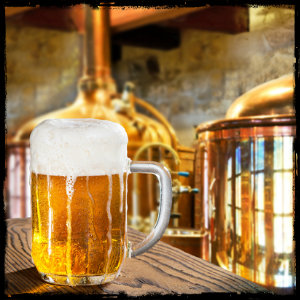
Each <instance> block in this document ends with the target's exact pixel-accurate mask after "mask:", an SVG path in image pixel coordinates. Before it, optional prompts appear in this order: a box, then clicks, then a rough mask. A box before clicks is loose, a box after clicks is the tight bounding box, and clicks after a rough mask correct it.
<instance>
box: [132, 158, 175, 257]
mask: <svg viewBox="0 0 300 300" xmlns="http://www.w3.org/2000/svg"><path fill="white" fill-rule="evenodd" d="M130 172H131V173H143V174H153V175H156V177H157V179H158V181H159V184H160V205H159V212H158V217H157V220H156V224H155V225H154V227H153V228H152V230H151V232H150V233H149V234H148V235H147V236H146V238H145V239H144V240H143V241H142V242H140V243H138V244H137V245H133V246H132V252H131V254H130V256H131V257H134V256H137V255H140V254H142V253H144V252H145V251H147V250H148V249H150V248H151V247H152V246H153V245H155V244H156V243H157V242H158V241H159V240H160V238H161V237H162V235H163V234H164V232H165V230H166V228H167V227H168V224H169V220H170V214H171V208H172V180H171V175H170V172H169V171H168V169H167V168H166V167H165V166H164V165H162V164H160V163H157V162H154V161H151V162H149V161H134V162H132V163H131V164H130Z"/></svg>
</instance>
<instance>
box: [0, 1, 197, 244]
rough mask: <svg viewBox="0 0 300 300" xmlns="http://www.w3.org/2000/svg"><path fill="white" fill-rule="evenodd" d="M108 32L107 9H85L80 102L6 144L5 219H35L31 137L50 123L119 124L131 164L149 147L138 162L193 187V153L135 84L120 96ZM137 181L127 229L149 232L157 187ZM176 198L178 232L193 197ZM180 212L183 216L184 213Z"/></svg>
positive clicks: (147, 179) (189, 216) (148, 179)
mask: <svg viewBox="0 0 300 300" xmlns="http://www.w3.org/2000/svg"><path fill="white" fill-rule="evenodd" d="M109 29H110V25H109V8H105V7H101V8H100V9H91V8H90V7H88V6H86V7H85V47H84V74H83V77H82V78H81V79H80V80H79V84H78V95H77V98H76V99H75V101H74V103H72V104H71V105H70V106H68V107H66V108H62V109H59V110H56V111H53V112H50V113H47V114H45V115H42V116H40V117H38V118H36V119H33V120H31V121H29V122H27V123H26V124H24V125H23V126H22V127H21V128H20V129H19V130H18V132H17V134H16V135H15V136H14V137H13V138H12V139H10V140H8V141H7V159H6V167H7V170H8V174H7V179H6V182H5V186H6V188H5V198H6V202H5V203H6V214H7V217H28V216H30V215H31V204H30V189H29V184H28V183H29V163H30V162H29V136H30V133H31V131H32V130H33V128H34V127H35V126H36V125H37V124H39V123H40V122H42V121H43V120H45V119H49V118H98V119H106V120H111V121H114V122H118V123H120V124H121V125H122V126H123V127H124V128H125V130H126V132H127V134H128V138H129V143H128V156H129V157H130V158H131V159H134V158H135V157H134V156H135V154H136V152H137V151H138V150H139V149H141V148H142V147H143V146H145V145H146V146H147V147H146V148H145V151H144V152H143V153H141V155H140V156H139V158H138V159H139V160H156V161H161V162H163V163H164V164H165V165H166V166H167V167H168V168H169V169H170V171H171V172H172V175H173V176H172V177H173V179H176V180H177V181H176V182H177V187H178V186H181V184H183V185H184V186H186V185H191V184H193V181H194V177H193V165H194V157H195V156H194V154H195V151H194V149H192V148H188V147H183V146H181V145H179V143H178V141H177V138H176V134H175V131H174V129H173V128H172V126H171V125H170V124H169V122H168V121H167V120H166V119H165V117H164V116H163V115H161V114H160V113H159V112H158V111H157V110H156V109H155V108H153V107H152V106H151V105H150V104H148V103H147V102H145V101H144V100H142V99H139V98H138V97H136V96H135V95H134V86H133V84H131V83H127V84H126V85H125V88H124V91H123V93H117V92H116V85H115V82H114V80H113V79H112V77H111V66H110V45H109V44H110V33H109ZM136 107H140V108H142V109H143V110H146V111H147V112H148V113H150V115H151V117H148V116H146V115H145V114H141V113H139V112H137V111H136ZM166 147H170V148H171V149H172V151H173V152H175V153H176V155H177V156H178V162H176V161H175V160H174V157H173V156H172V155H170V151H169V150H168V149H166ZM180 171H188V172H189V176H188V178H186V177H183V176H180V173H179V175H178V172H180ZM137 176H138V177H139V180H138V185H137V186H136V187H133V185H134V182H133V178H132V177H133V175H132V176H130V177H129V180H128V186H129V188H128V220H129V225H135V223H136V219H138V220H141V221H142V222H140V223H141V224H138V226H137V227H138V229H140V230H143V229H144V230H145V231H146V230H147V228H145V227H147V226H146V225H147V224H148V225H151V224H150V223H151V222H150V223H149V220H148V219H149V215H150V214H151V213H153V212H154V211H157V206H158V203H157V200H158V199H157V195H156V189H157V184H156V182H155V179H153V177H152V176H151V175H144V174H141V175H137ZM133 188H135V190H134V192H132V190H133ZM134 194H138V196H139V199H137V201H136V202H138V211H137V215H134V216H133V205H134V203H133V200H134ZM177 196H178V195H177ZM177 198H178V199H177V201H174V202H176V205H175V206H174V209H175V212H174V214H173V215H174V216H175V215H176V213H177V217H178V216H180V218H179V219H176V218H175V222H172V221H171V222H170V226H172V225H174V224H173V223H175V225H176V227H179V226H181V227H184V228H191V227H192V225H193V219H194V215H193V213H194V211H193V206H194V205H193V194H192V193H189V192H188V193H187V192H185V193H183V194H182V195H179V197H177ZM179 210H182V212H181V213H180V212H179ZM175 217H176V216H175ZM147 218H148V219H147ZM173 220H174V218H173ZM130 222H131V223H132V224H130ZM145 224H146V225H145ZM186 231H188V229H186ZM193 232H195V230H193ZM196 233H197V231H196ZM175 235H176V234H175ZM195 237H196V238H199V236H198V235H197V234H195V233H194V235H193V238H195ZM171 240H172V239H171ZM197 248H199V247H197Z"/></svg>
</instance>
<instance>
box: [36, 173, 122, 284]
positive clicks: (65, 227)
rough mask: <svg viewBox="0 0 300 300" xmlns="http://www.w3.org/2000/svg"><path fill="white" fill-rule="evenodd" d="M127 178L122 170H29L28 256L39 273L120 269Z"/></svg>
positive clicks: (92, 272) (107, 272)
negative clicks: (57, 172)
mask: <svg viewBox="0 0 300 300" xmlns="http://www.w3.org/2000/svg"><path fill="white" fill-rule="evenodd" d="M126 183H127V174H126V173H124V174H123V176H120V175H119V174H114V175H109V176H107V175H106V176H78V177H76V178H70V177H67V176H52V175H41V174H35V173H32V174H31V189H32V190H31V192H32V212H33V213H32V216H33V218H32V230H33V240H32V258H33V261H34V264H35V265H36V268H37V269H38V271H39V272H40V273H43V274H45V275H50V276H53V275H64V276H68V277H70V278H71V277H76V276H101V275H106V276H108V277H109V275H110V274H112V275H113V274H115V273H116V272H117V271H118V270H119V267H120V265H121V263H122V261H123V259H124V255H125V252H126V226H125V224H126V193H127V191H126ZM112 216H113V217H112Z"/></svg>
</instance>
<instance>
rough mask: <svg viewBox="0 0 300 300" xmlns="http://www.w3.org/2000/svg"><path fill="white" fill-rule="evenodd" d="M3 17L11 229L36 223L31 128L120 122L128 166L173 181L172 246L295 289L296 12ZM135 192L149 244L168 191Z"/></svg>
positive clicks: (113, 11) (143, 182)
mask: <svg viewBox="0 0 300 300" xmlns="http://www.w3.org/2000/svg"><path fill="white" fill-rule="evenodd" d="M5 12H6V64H7V65H6V67H7V73H6V75H7V86H6V88H7V99H6V127H7V136H6V145H7V151H6V167H7V178H6V182H5V193H4V194H5V206H6V217H7V218H19V217H30V216H31V204H30V189H29V184H28V182H29V147H28V137H29V134H30V132H31V130H32V129H33V128H34V126H35V125H37V124H38V123H39V122H40V121H41V120H43V119H45V118H51V117H93V118H101V119H109V120H113V121H116V122H119V123H121V124H122V125H123V126H124V127H125V129H126V131H127V133H128V136H129V145H128V155H129V157H130V158H131V159H135V160H145V159H146V160H157V161H159V162H161V163H163V164H165V165H166V166H167V167H168V168H169V169H170V171H171V173H172V179H173V207H172V215H171V221H170V224H169V227H168V229H167V231H166V233H165V236H164V238H163V241H165V242H167V243H169V244H171V245H173V246H175V247H178V248H180V249H182V250H183V251H186V252H189V253H191V254H193V255H196V256H198V257H201V258H204V259H206V260H208V261H211V262H212V263H215V264H217V265H219V266H221V267H223V268H226V269H228V270H230V271H232V272H234V273H236V274H239V275H241V276H243V277H245V278H247V279H249V280H252V281H254V282H257V283H259V284H262V285H264V286H266V287H269V288H272V289H274V290H275V291H276V292H278V293H285V294H288V293H291V292H292V291H293V290H294V288H295V281H296V275H295V261H294V250H295V243H294V240H293V220H294V210H293V208H294V202H295V197H294V193H293V179H294V177H293V176H294V154H293V141H294V136H295V124H296V123H295V116H294V107H293V88H294V81H293V72H294V63H295V57H294V51H295V50H294V49H295V42H294V36H295V31H294V19H295V10H294V7H293V6H277V7H272V6H255V7H251V6H203V7H195V8H183V7H182V8H168V9H161V8H128V7H125V8H123V9H121V8H118V7H111V8H110V9H107V8H103V7H102V8H101V9H100V10H99V9H95V10H92V9H91V8H88V7H86V8H84V6H83V5H75V6H73V7H69V8H56V7H49V8H46V7H6V9H5ZM129 186H130V189H131V190H132V191H131V192H129V194H128V214H129V218H128V221H129V225H130V226H132V227H134V228H136V229H138V230H141V231H143V232H145V233H146V232H148V231H149V230H150V228H151V227H152V226H153V224H154V223H155V219H156V216H157V209H158V206H159V199H158V196H157V194H158V184H157V182H156V180H155V178H152V177H150V176H146V175H138V176H136V177H133V178H132V179H130V182H129ZM275 233H276V234H275Z"/></svg>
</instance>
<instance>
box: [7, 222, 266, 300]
mask: <svg viewBox="0 0 300 300" xmlns="http://www.w3.org/2000/svg"><path fill="white" fill-rule="evenodd" d="M143 236H144V235H143V234H142V233H139V232H137V231H135V230H133V229H131V228H128V237H129V240H130V241H132V242H139V241H141V239H142V238H143ZM30 251H31V219H30V218H27V219H9V220H7V244H6V256H5V280H6V283H7V287H6V291H5V293H6V295H8V296H12V295H17V294H39V295H40V294H57V295H58V294H70V293H72V294H102V295H103V294H104V295H107V296H117V295H120V294H123V295H124V294H125V295H126V296H142V295H150V294H152V295H153V294H156V295H157V294H159V295H165V294H173V295H178V294H180V295H188V294H202V293H216V292H221V293H233V294H240V293H245V294H247V295H249V294H251V295H252V294H255V295H256V296H257V295H261V293H262V294H266V293H271V292H270V291H267V290H266V289H264V288H262V287H260V286H258V285H256V284H255V283H253V282H250V281H248V280H246V279H244V278H242V277H240V276H237V275H235V274H233V273H231V272H228V271H226V270H224V269H222V268H220V267H218V266H215V265H213V264H211V263H209V262H207V261H205V260H202V259H200V258H197V257H195V256H193V255H190V254H188V253H186V252H183V251H181V250H179V249H177V248H174V247H172V246H169V245H168V244H166V243H163V242H158V243H157V244H156V245H155V246H154V247H153V248H152V249H151V250H149V251H148V252H146V253H144V254H142V255H140V256H138V257H136V258H131V259H129V258H127V260H126V261H125V263H124V266H123V268H122V271H121V274H120V276H119V277H118V278H117V279H116V280H115V281H113V282H111V283H106V284H104V285H100V286H87V287H82V286H78V287H68V286H60V285H52V284H48V283H45V282H43V281H42V280H41V279H40V275H39V274H38V272H37V270H36V268H35V267H34V265H33V263H32V260H31V255H30Z"/></svg>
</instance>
